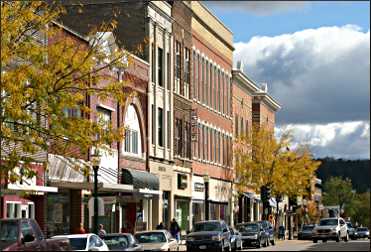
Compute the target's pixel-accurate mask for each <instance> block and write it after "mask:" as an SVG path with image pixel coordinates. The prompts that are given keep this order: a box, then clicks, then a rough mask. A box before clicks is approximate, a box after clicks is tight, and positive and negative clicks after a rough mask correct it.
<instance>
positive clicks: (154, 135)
mask: <svg viewBox="0 0 371 252" xmlns="http://www.w3.org/2000/svg"><path fill="white" fill-rule="evenodd" d="M155 118H156V110H155V105H153V104H152V144H156V119H155Z"/></svg>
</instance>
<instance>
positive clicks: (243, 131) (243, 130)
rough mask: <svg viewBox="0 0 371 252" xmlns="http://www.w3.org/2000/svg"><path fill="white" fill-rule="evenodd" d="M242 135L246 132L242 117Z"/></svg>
mask: <svg viewBox="0 0 371 252" xmlns="http://www.w3.org/2000/svg"><path fill="white" fill-rule="evenodd" d="M240 130H241V133H240V134H241V135H244V134H245V129H244V123H243V118H242V117H241V129H240Z"/></svg>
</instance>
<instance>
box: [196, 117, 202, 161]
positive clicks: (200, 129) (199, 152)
mask: <svg viewBox="0 0 371 252" xmlns="http://www.w3.org/2000/svg"><path fill="white" fill-rule="evenodd" d="M197 130H198V138H197V140H198V143H197V144H198V150H197V155H198V158H200V159H202V155H201V154H202V149H203V148H202V137H203V134H202V127H201V124H198V129H197Z"/></svg>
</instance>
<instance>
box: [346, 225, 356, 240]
mask: <svg viewBox="0 0 371 252" xmlns="http://www.w3.org/2000/svg"><path fill="white" fill-rule="evenodd" d="M347 228H348V235H349V238H350V239H352V240H355V239H356V236H355V233H356V229H355V228H354V227H353V225H352V223H351V222H347Z"/></svg>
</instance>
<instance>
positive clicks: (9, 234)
mask: <svg viewBox="0 0 371 252" xmlns="http://www.w3.org/2000/svg"><path fill="white" fill-rule="evenodd" d="M14 250H16V251H17V250H18V251H68V250H71V249H70V244H69V240H68V239H45V237H44V235H43V232H42V231H41V229H40V226H39V224H38V223H37V222H36V221H35V220H34V219H1V220H0V251H14Z"/></svg>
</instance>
